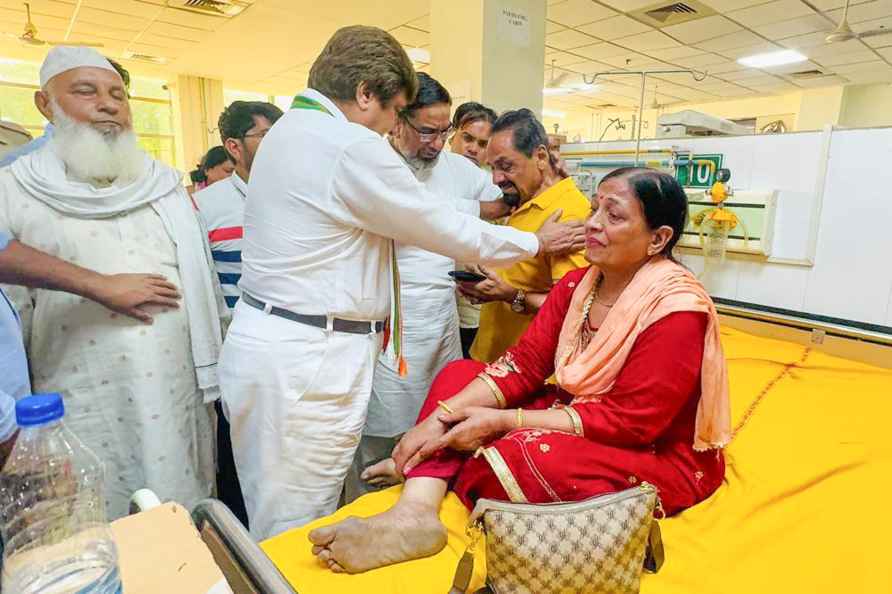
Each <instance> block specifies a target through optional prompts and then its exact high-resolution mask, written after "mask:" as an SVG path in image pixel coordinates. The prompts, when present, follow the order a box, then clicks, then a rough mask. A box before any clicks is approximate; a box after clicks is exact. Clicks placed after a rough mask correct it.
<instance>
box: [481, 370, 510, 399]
mask: <svg viewBox="0 0 892 594" xmlns="http://www.w3.org/2000/svg"><path fill="white" fill-rule="evenodd" d="M477 377H478V378H480V379H481V380H483V382H484V383H485V384H486V385H487V386H489V389H490V391H491V392H492V395H493V397H494V398H495V399H496V402H497V403H498V404H499V408H507V407H508V401H507V400H505V395H504V394H503V393H502V389H501V388H499V384H497V383H496V382H495V380H494V379H492V378H491V377H489V375H487V374H486V372H483V371H481V372H480V373H478V374H477Z"/></svg>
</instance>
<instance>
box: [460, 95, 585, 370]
mask: <svg viewBox="0 0 892 594" xmlns="http://www.w3.org/2000/svg"><path fill="white" fill-rule="evenodd" d="M486 160H487V162H488V163H489V165H490V166H491V167H492V175H493V183H495V184H496V185H498V186H499V187H500V188H501V189H502V193H503V195H504V200H505V202H508V203H509V204H511V203H512V202H513V204H516V205H517V208H516V210H515V211H514V212H513V213H512V214H511V216H510V217H509V218H508V220H507V223H506V224H508V225H510V226H511V227H514V228H516V229H520V230H522V231H535V230H536V229H538V228H539V227H540V226H541V225H542V223H544V222H545V221H546V220H561V221H565V220H572V219H585V218H586V217H587V216H588V213H589V211H590V209H591V203H590V202H589V200H588V198H586V197H585V195H584V194H582V192H580V191H579V189H578V188H577V187H576V184H575V183H574V182H573V179H572V178H569V177H563V176H562V175H561V173H560V172H559V170H558V167H557V160H556V159H555V158H554V157H552V156H551V154H550V152H549V150H548V136H547V135H546V133H545V128H544V127H543V126H542V124H541V123H540V122H539V120H537V119H536V116H535V115H534V114H533V112H531V111H530V110H528V109H519V110H516V111H508V112H505V113H504V114H502V115H501V117H499V119H498V120H496V123H495V124H494V125H493V128H492V137H491V138H490V141H489V146H488V148H487V151H486ZM585 265H586V261H585V258H584V257H583V252H582V251H579V252H576V253H572V254H568V255H564V256H556V257H555V256H547V255H546V256H537V257H535V258H532V259H530V260H524V261H522V262H518V263H517V264H514V265H512V266H510V267H509V268H505V269H504V270H500V271H498V272H493V271H490V270H486V269H483V268H479V269H478V270H477V271H478V272H480V273H481V274H484V275H485V276H486V277H487V279H486V280H484V281H481V282H479V283H477V284H476V285H475V284H471V283H462V284H461V286H460V290H461V292H462V293H464V294H465V295H467V296H468V297H470V298H472V299H475V300H478V301H481V302H484V305H483V308H482V309H481V311H480V330H479V332H478V333H477V338H476V339H475V340H474V345H473V346H472V347H471V357H472V358H474V359H476V360H478V361H484V362H490V361H494V360H495V359H497V358H499V357H500V356H501V355H502V354H503V353H504V352H505V351H506V350H507V349H508V348H509V347H511V346H512V345H514V343H516V342H517V340H518V339H519V338H520V336H521V335H522V334H523V332H524V330H526V328H527V326H528V325H529V323H530V322H531V321H532V319H533V316H534V315H535V314H536V312H537V311H539V308H540V307H542V304H543V303H545V298H546V297H548V292H549V291H550V290H551V287H552V286H554V284H555V283H557V282H558V281H559V280H560V279H561V278H562V277H563V276H564V275H565V274H567V273H568V272H570V271H571V270H575V269H577V268H580V267H582V266H585Z"/></svg>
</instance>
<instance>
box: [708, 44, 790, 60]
mask: <svg viewBox="0 0 892 594" xmlns="http://www.w3.org/2000/svg"><path fill="white" fill-rule="evenodd" d="M782 49H784V48H781V47H778V46H777V45H775V44H773V43H769V42H763V43H757V44H756V45H748V46H746V47H736V48H734V49H725V50H721V51H719V52H716V53H718V54H721V55H723V56H725V57H726V58H729V59H731V60H739V59H740V58H744V57H746V56H755V55H758V54H766V53H768V52H776V51H778V50H782Z"/></svg>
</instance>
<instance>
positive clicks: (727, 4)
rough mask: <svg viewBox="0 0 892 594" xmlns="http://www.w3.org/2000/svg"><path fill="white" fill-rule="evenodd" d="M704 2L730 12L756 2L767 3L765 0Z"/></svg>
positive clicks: (753, 4) (713, 0)
mask: <svg viewBox="0 0 892 594" xmlns="http://www.w3.org/2000/svg"><path fill="white" fill-rule="evenodd" d="M703 3H704V4H706V5H707V6H709V7H711V8H714V9H716V10H717V11H719V12H728V11H731V10H740V9H741V8H748V7H750V6H755V5H756V4H765V0H703Z"/></svg>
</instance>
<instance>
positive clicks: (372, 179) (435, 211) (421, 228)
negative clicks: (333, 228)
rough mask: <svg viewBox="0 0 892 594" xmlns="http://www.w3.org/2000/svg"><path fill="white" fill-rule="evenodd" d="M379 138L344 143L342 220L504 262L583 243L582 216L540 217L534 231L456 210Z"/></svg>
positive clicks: (436, 248)
mask: <svg viewBox="0 0 892 594" xmlns="http://www.w3.org/2000/svg"><path fill="white" fill-rule="evenodd" d="M386 148H387V147H386V146H382V145H381V143H380V142H379V139H366V140H363V141H360V142H356V143H354V144H353V145H352V146H350V147H348V148H347V149H346V150H345V151H344V153H343V154H342V155H341V157H340V158H339V163H338V166H337V170H336V172H335V175H334V179H333V182H332V197H333V198H334V202H333V207H334V212H333V213H332V214H333V215H334V216H336V217H338V218H340V219H341V220H342V221H344V222H345V223H347V224H350V225H353V226H356V227H359V228H362V229H366V230H368V231H371V232H372V233H376V234H378V235H383V236H384V237H390V238H393V239H396V240H398V241H400V242H402V243H406V244H409V245H415V246H417V247H420V248H422V249H425V250H428V251H432V252H436V253H439V254H442V255H446V256H450V257H452V258H454V259H455V260H457V261H459V262H474V261H477V262H483V263H487V264H492V265H507V264H511V263H513V262H516V261H518V260H523V259H526V258H530V257H533V256H536V255H538V254H540V253H542V254H546V253H565V252H567V251H575V250H578V249H581V247H582V246H584V245H585V233H584V230H583V224H582V222H579V223H578V224H575V225H574V224H561V225H558V224H557V223H554V222H546V223H545V224H544V225H543V226H542V227H541V228H540V229H539V231H537V232H536V233H535V234H534V233H525V232H522V231H518V230H517V229H512V228H510V227H505V226H499V225H490V224H488V223H485V222H483V221H481V220H480V219H477V218H475V217H471V216H468V215H466V214H464V213H461V212H457V211H456V209H455V207H454V206H453V205H452V204H451V203H448V202H446V201H444V200H441V199H439V198H437V197H436V196H434V195H432V194H430V193H429V192H428V191H427V190H425V188H424V186H422V185H421V184H420V183H419V182H418V180H416V179H415V177H414V176H413V175H412V174H411V172H410V171H409V170H408V168H406V167H405V165H404V164H403V163H402V162H400V161H399V159H398V158H397V157H396V156H395V154H394V153H393V151H390V150H384V149H386Z"/></svg>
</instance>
